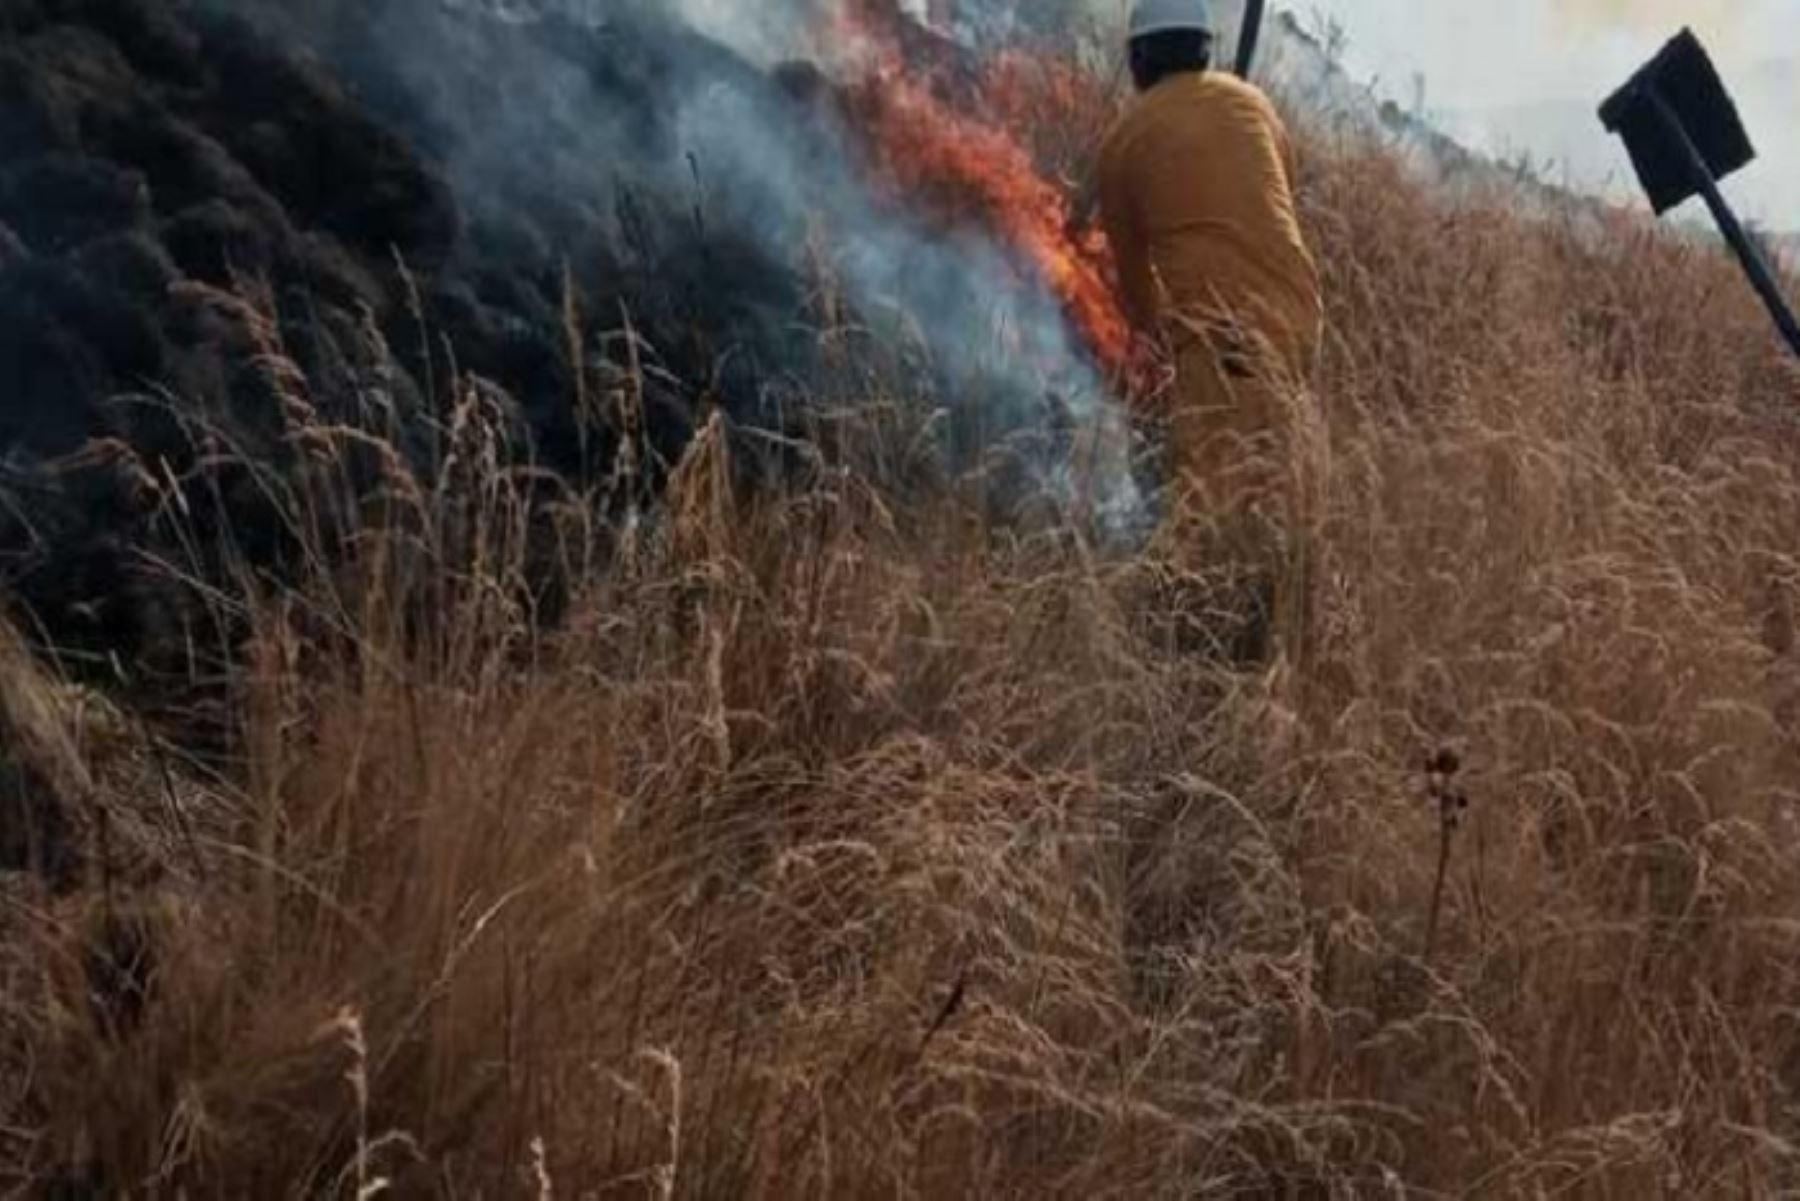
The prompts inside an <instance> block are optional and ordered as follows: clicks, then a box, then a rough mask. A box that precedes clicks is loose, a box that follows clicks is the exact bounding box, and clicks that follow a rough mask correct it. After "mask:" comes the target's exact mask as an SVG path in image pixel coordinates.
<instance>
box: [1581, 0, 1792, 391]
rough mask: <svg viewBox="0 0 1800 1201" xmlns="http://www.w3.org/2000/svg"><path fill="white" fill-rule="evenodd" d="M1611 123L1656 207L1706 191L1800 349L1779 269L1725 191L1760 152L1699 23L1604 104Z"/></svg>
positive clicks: (1603, 115) (1603, 114)
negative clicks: (1723, 183) (1697, 31)
mask: <svg viewBox="0 0 1800 1201" xmlns="http://www.w3.org/2000/svg"><path fill="white" fill-rule="evenodd" d="M1600 120H1601V121H1602V122H1604V123H1605V125H1606V128H1607V129H1608V130H1609V131H1610V132H1612V133H1616V134H1618V135H1619V136H1620V137H1622V138H1624V139H1625V148H1626V149H1627V150H1629V151H1630V152H1631V162H1632V165H1633V166H1634V167H1636V168H1637V174H1638V179H1639V181H1640V182H1641V183H1642V184H1643V185H1644V191H1645V192H1646V193H1647V194H1648V195H1649V197H1650V204H1651V207H1652V208H1654V209H1655V210H1656V215H1657V216H1659V217H1660V216H1662V215H1663V214H1664V213H1666V212H1668V211H1669V210H1670V209H1672V208H1674V207H1675V206H1676V205H1678V204H1680V203H1682V202H1683V201H1685V200H1687V199H1688V198H1689V197H1691V196H1695V195H1699V196H1702V197H1704V198H1705V199H1706V204H1707V207H1708V208H1710V209H1711V210H1712V215H1713V220H1715V221H1717V222H1718V225H1719V230H1720V232H1721V233H1723V234H1724V235H1725V240H1726V241H1727V242H1729V243H1730V244H1731V248H1732V250H1734V251H1736V252H1737V256H1738V259H1739V260H1740V261H1741V262H1742V263H1743V264H1744V273H1745V274H1746V275H1748V276H1749V277H1750V283H1751V285H1752V286H1754V287H1755V288H1756V291H1757V294H1758V295H1760V296H1761V297H1762V298H1763V303H1765V304H1767V305H1768V306H1769V312H1770V313H1771V314H1772V315H1773V316H1774V318H1775V324H1776V325H1777V326H1778V327H1779V328H1780V330H1781V333H1782V336H1783V337H1785V338H1786V339H1787V342H1788V345H1789V346H1791V347H1793V350H1794V353H1795V354H1796V355H1800V321H1796V320H1795V319H1794V310H1793V309H1792V308H1790V307H1789V306H1788V302H1787V298H1786V297H1785V296H1783V295H1782V292H1781V285H1780V284H1778V283H1777V282H1776V279H1775V273H1774V272H1773V271H1771V270H1770V269H1769V264H1768V263H1767V262H1766V261H1765V260H1764V259H1763V256H1762V253H1761V251H1759V250H1758V249H1757V247H1756V244H1755V243H1754V242H1753V241H1751V239H1750V235H1749V234H1748V233H1746V232H1745V230H1744V226H1743V223H1742V222H1740V221H1739V220H1738V217H1737V214H1736V213H1734V212H1733V211H1732V209H1731V205H1730V204H1729V203H1727V202H1726V200H1725V197H1724V195H1723V194H1722V193H1721V192H1720V191H1719V181H1720V180H1721V179H1724V178H1725V177H1726V176H1728V175H1730V174H1732V173H1733V172H1734V171H1738V170H1741V169H1742V168H1744V167H1746V166H1748V165H1749V164H1750V163H1751V162H1753V161H1755V159H1756V149H1755V147H1753V146H1752V145H1751V144H1750V135H1749V134H1748V133H1746V132H1745V131H1744V125H1743V122H1742V121H1741V120H1739V118H1738V111H1737V105H1736V104H1734V103H1733V102H1732V99H1731V95H1730V93H1728V92H1727V91H1726V90H1725V84H1724V83H1723V82H1722V81H1721V80H1720V78H1719V72H1718V70H1717V69H1716V68H1714V66H1713V63H1712V59H1711V58H1709V57H1708V56H1707V53H1706V49H1705V47H1703V46H1701V44H1700V39H1699V38H1697V37H1695V36H1694V32H1693V30H1691V29H1684V30H1682V31H1681V33H1680V35H1679V36H1677V37H1676V38H1675V39H1674V40H1673V41H1671V42H1670V43H1669V44H1668V45H1667V46H1664V47H1663V49H1662V52H1661V53H1660V54H1658V55H1657V56H1656V57H1655V58H1654V59H1652V60H1651V61H1650V63H1649V64H1648V65H1647V66H1645V67H1644V68H1643V69H1642V70H1640V71H1639V72H1638V73H1637V74H1636V75H1634V76H1632V77H1631V82H1629V83H1627V84H1626V85H1625V86H1624V87H1622V88H1620V89H1619V90H1618V91H1617V92H1615V93H1613V95H1612V96H1611V97H1610V98H1609V99H1608V100H1607V101H1606V103H1605V104H1603V105H1601V106H1600Z"/></svg>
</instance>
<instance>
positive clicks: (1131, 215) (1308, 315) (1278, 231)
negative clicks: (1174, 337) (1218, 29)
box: [1100, 71, 1322, 371]
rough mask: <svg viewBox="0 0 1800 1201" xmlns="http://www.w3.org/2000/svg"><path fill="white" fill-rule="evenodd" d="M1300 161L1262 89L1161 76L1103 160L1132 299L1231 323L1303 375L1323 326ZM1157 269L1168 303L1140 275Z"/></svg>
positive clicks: (1150, 313) (1197, 75) (1225, 79)
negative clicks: (1302, 206) (1303, 227)
mask: <svg viewBox="0 0 1800 1201" xmlns="http://www.w3.org/2000/svg"><path fill="white" fill-rule="evenodd" d="M1293 176H1294V155H1293V148H1292V145H1291V143H1290V142H1289V139H1288V134H1287V131H1286V129H1285V128H1284V127H1283V125H1282V123H1281V119H1280V117H1279V116H1278V115H1277V113H1276V112H1275V108H1274V106H1273V105H1272V104H1271V103H1270V102H1269V100H1268V98H1267V97H1266V96H1264V95H1263V94H1262V92H1261V91H1259V90H1257V89H1256V88H1255V87H1253V86H1251V85H1250V84H1248V83H1245V82H1243V81H1242V80H1239V79H1238V78H1237V77H1235V76H1232V75H1227V74H1223V73H1220V72H1216V71H1206V72H1203V73H1202V72H1183V73H1180V74H1176V75H1172V76H1170V77H1168V78H1166V79H1163V80H1161V81H1160V82H1158V83H1157V84H1155V85H1154V86H1153V87H1151V88H1150V89H1149V90H1148V91H1146V92H1145V93H1144V94H1143V95H1142V96H1140V97H1139V98H1138V99H1137V100H1136V101H1135V102H1134V104H1133V106H1132V108H1131V109H1130V111H1129V112H1128V113H1127V114H1126V115H1125V117H1124V118H1123V120H1122V121H1121V122H1120V123H1119V125H1118V126H1117V127H1116V128H1115V129H1114V130H1113V132H1112V134H1111V136H1110V137H1109V138H1108V139H1107V142H1106V146H1105V148H1104V150H1103V151H1102V154H1101V163H1100V189H1101V200H1102V206H1103V209H1104V212H1105V214H1106V219H1107V225H1108V232H1109V234H1110V236H1111V239H1112V241H1113V243H1114V248H1115V251H1116V253H1117V257H1118V260H1119V263H1120V268H1121V273H1122V275H1123V279H1122V283H1123V285H1124V289H1125V293H1126V301H1127V304H1128V305H1129V306H1130V307H1131V308H1132V309H1133V310H1134V313H1133V316H1134V318H1136V319H1137V320H1138V321H1139V322H1140V323H1141V324H1145V325H1150V324H1152V323H1153V322H1155V321H1156V320H1157V319H1158V318H1162V317H1167V316H1169V315H1171V314H1170V313H1165V312H1160V311H1159V310H1160V306H1161V305H1162V304H1163V303H1167V305H1168V306H1169V308H1170V309H1171V310H1172V311H1173V313H1178V314H1182V315H1185V316H1188V317H1190V318H1194V319H1198V320H1208V319H1216V318H1220V317H1230V318H1234V319H1235V320H1236V321H1237V322H1239V323H1242V324H1244V325H1247V326H1249V327H1250V328H1251V329H1252V330H1254V331H1255V332H1257V333H1259V334H1261V335H1262V336H1264V337H1266V338H1267V339H1269V340H1270V342H1271V343H1273V347H1274V349H1276V350H1277V351H1278V353H1279V354H1280V356H1281V358H1282V359H1284V360H1287V363H1286V365H1287V366H1288V367H1290V368H1291V369H1293V370H1295V371H1300V370H1303V369H1304V364H1305V362H1306V361H1307V360H1309V359H1310V358H1311V355H1312V353H1313V350H1314V349H1315V347H1316V344H1317V339H1318V331H1319V326H1320V322H1321V319H1322V306H1321V302H1320V289H1319V275H1318V270H1317V268H1316V266H1315V265H1314V262H1313V259H1312V256H1311V254H1310V253H1309V252H1308V251H1307V248H1306V244H1305V241H1304V239H1303V237H1302V235H1301V232H1300V223H1299V219H1298V217H1297V215H1296V213H1295V208H1294V189H1293ZM1145 266H1148V267H1151V268H1153V269H1154V272H1155V274H1156V276H1157V277H1159V278H1160V281H1161V284H1162V288H1163V290H1164V292H1165V293H1166V299H1165V297H1159V296H1158V294H1157V291H1156V287H1155V284H1154V283H1153V282H1152V281H1151V280H1150V279H1149V277H1148V275H1147V273H1146V272H1145V271H1144V270H1143V268H1144V267H1145Z"/></svg>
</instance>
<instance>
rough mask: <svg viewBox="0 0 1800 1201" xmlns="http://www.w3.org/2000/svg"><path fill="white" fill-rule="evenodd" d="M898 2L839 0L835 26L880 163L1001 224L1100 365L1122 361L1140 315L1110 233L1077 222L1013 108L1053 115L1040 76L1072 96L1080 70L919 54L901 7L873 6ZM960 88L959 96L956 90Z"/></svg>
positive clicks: (931, 200) (941, 207)
mask: <svg viewBox="0 0 1800 1201" xmlns="http://www.w3.org/2000/svg"><path fill="white" fill-rule="evenodd" d="M888 7H891V6H888V5H883V4H879V3H877V4H871V3H870V2H869V0H862V2H861V3H858V4H855V5H854V7H853V8H851V9H844V10H840V12H839V21H838V24H837V27H836V30H837V32H838V34H839V36H840V37H844V38H846V40H847V42H848V44H849V45H850V46H851V47H853V49H854V50H855V51H857V52H858V55H857V57H858V59H859V61H861V63H862V64H863V65H862V69H861V74H860V75H859V78H858V80H857V84H856V86H855V90H854V103H855V106H856V110H857V115H858V117H859V119H860V122H861V124H862V127H863V132H864V133H865V134H866V135H867V137H868V138H869V141H870V143H871V146H870V149H871V152H872V153H873V154H874V156H875V159H876V162H877V165H878V167H879V168H880V170H881V171H882V172H883V173H884V174H885V175H886V176H887V177H888V179H889V181H890V182H891V183H892V184H893V185H894V186H895V188H896V189H897V190H899V192H900V193H901V194H902V195H904V196H905V197H906V199H907V200H908V201H909V202H913V203H918V202H923V203H925V204H927V205H929V206H930V207H932V208H933V209H935V210H936V211H937V212H939V213H940V214H941V215H943V216H945V217H946V218H950V219H956V220H974V221H978V222H980V223H981V224H982V225H984V226H985V227H986V228H987V229H988V230H989V231H990V232H992V233H994V234H995V235H996V236H997V237H998V238H999V239H1000V241H1001V242H1002V243H1003V244H1004V245H1005V246H1007V247H1008V248H1009V249H1011V250H1012V251H1013V252H1014V254H1015V255H1016V256H1017V257H1018V258H1019V259H1020V260H1021V261H1022V262H1023V263H1024V264H1026V265H1027V267H1028V269H1030V270H1033V271H1035V272H1036V273H1037V274H1038V275H1039V276H1041V277H1042V279H1043V281H1044V283H1045V284H1046V285H1047V286H1048V287H1049V288H1050V289H1051V291H1052V292H1053V293H1054V294H1055V295H1056V297H1057V299H1058V300H1059V301H1060V302H1061V305H1062V307H1063V310H1064V312H1065V313H1067V315H1068V317H1069V320H1070V322H1071V323H1072V324H1073V326H1074V328H1075V329H1076V330H1077V331H1079V333H1080V335H1081V337H1082V339H1083V341H1085V342H1086V344H1087V346H1088V348H1089V350H1090V351H1091V352H1092V353H1093V356H1094V358H1095V360H1096V361H1097V362H1098V363H1099V365H1100V366H1101V367H1102V368H1103V369H1104V370H1105V371H1107V372H1108V373H1109V374H1119V373H1121V372H1123V371H1124V370H1125V369H1126V367H1127V365H1128V362H1129V358H1130V354H1131V326H1130V324H1129V322H1128V321H1127V320H1126V318H1125V314H1124V311H1123V310H1122V309H1121V307H1120V305H1119V302H1118V298H1117V294H1116V293H1115V291H1114V289H1113V287H1112V285H1111V278H1112V268H1111V256H1110V254H1109V252H1108V250H1107V246H1106V241H1105V239H1104V238H1103V237H1101V236H1100V235H1099V233H1098V232H1097V231H1094V232H1089V233H1086V234H1081V235H1077V234H1075V233H1073V232H1072V231H1071V229H1070V215H1071V212H1072V206H1071V203H1070V200H1069V198H1068V196H1067V195H1066V194H1065V192H1064V190H1063V189H1062V188H1060V187H1058V186H1057V185H1056V184H1054V183H1052V182H1051V181H1050V180H1049V179H1046V178H1045V176H1044V174H1043V173H1042V172H1041V171H1040V170H1039V168H1038V164H1037V162H1036V161H1035V159H1034V157H1033V155H1032V153H1031V151H1030V150H1028V149H1027V147H1026V144H1025V142H1024V141H1023V140H1022V139H1021V137H1020V136H1019V135H1018V134H1017V133H1015V132H1014V130H1013V129H1010V128H1009V127H1008V122H1007V120H1006V118H1007V117H1008V116H1014V117H1019V116H1026V117H1027V119H1030V120H1038V121H1042V120H1043V119H1044V117H1045V116H1046V115H1047V114H1040V113H1036V112H1033V111H1032V110H1031V109H1030V108H1029V107H1027V106H1028V105H1030V104H1031V103H1033V101H1034V100H1035V99H1036V98H1039V97H1042V96H1043V95H1044V89H1043V88H1042V87H1034V86H1033V83H1034V82H1038V83H1046V84H1048V85H1049V87H1050V89H1051V90H1052V92H1053V94H1055V95H1057V96H1058V97H1060V98H1062V99H1064V100H1066V101H1067V102H1068V103H1069V104H1070V105H1073V104H1074V103H1075V102H1076V97H1077V96H1078V95H1079V93H1078V92H1077V91H1076V90H1075V89H1076V87H1077V85H1076V82H1075V80H1074V78H1073V75H1072V74H1070V73H1067V72H1049V73H1045V74H1030V73H1026V72H1023V71H1022V70H1021V66H1022V63H1021V61H1020V60H1019V59H1018V58H1016V57H1014V56H1002V57H1001V58H999V59H997V60H995V62H994V63H993V64H991V65H989V66H987V67H986V68H984V69H982V70H981V71H979V72H978V73H977V77H975V78H968V77H967V76H963V75H959V74H957V73H955V72H954V71H953V70H952V68H953V67H954V66H955V64H945V63H928V64H918V63H909V62H907V61H906V55H905V54H904V53H903V51H902V49H901V43H900V39H899V38H898V37H897V36H896V28H895V26H894V25H893V23H892V21H891V19H887V18H886V17H885V15H884V16H883V18H882V19H879V20H871V9H875V8H879V9H881V10H883V11H884V13H885V9H886V8H888ZM934 84H935V85H936V86H934ZM952 94H954V95H955V96H956V98H957V101H958V103H957V104H955V105H953V104H952V103H951V102H950V100H948V99H946V96H948V95H952ZM1053 107H1056V108H1060V107H1062V105H1061V104H1057V105H1055V106H1053ZM965 109H966V110H967V111H965Z"/></svg>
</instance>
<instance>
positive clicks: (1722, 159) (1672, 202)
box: [1600, 29, 1756, 216]
mask: <svg viewBox="0 0 1800 1201" xmlns="http://www.w3.org/2000/svg"><path fill="white" fill-rule="evenodd" d="M1653 92H1654V93H1655V94H1658V95H1661V96H1662V98H1663V99H1664V101H1666V102H1667V103H1668V105H1669V107H1670V108H1671V109H1673V110H1674V112H1675V114H1676V115H1677V116H1678V117H1680V119H1681V123H1682V125H1683V126H1685V127H1686V129H1687V132H1688V137H1689V138H1690V139H1692V141H1693V143H1694V145H1695V147H1697V148H1698V149H1699V151H1700V156H1701V158H1703V159H1704V160H1705V161H1706V165H1707V168H1708V169H1709V170H1710V171H1711V172H1712V175H1713V178H1714V179H1724V178H1725V177H1726V176H1728V175H1730V174H1732V173H1733V172H1735V171H1738V170H1740V169H1741V168H1743V167H1746V166H1748V165H1749V164H1750V163H1751V162H1753V161H1755V159H1756V148H1755V147H1754V146H1752V145H1751V143H1750V135H1749V133H1747V132H1746V131H1745V129H1744V123H1743V121H1742V119H1741V118H1740V117H1739V116H1738V110H1737V104H1736V103H1735V102H1734V101H1733V100H1732V99H1731V93H1730V92H1728V91H1726V89H1725V84H1724V81H1723V80H1721V79H1720V78H1719V72H1718V69H1717V68H1716V67H1714V66H1713V62H1712V58H1711V57H1710V56H1709V55H1708V54H1707V53H1706V48H1705V47H1704V46H1702V45H1701V44H1700V39H1699V38H1697V37H1695V36H1694V32H1693V30H1691V29H1684V30H1682V31H1681V33H1680V34H1679V35H1677V36H1676V37H1675V38H1674V40H1672V41H1671V42H1669V44H1668V45H1667V46H1664V47H1663V49H1662V51H1661V53H1659V54H1658V55H1657V56H1656V57H1655V58H1654V59H1652V60H1651V61H1650V62H1649V64H1648V65H1646V66H1645V67H1644V68H1643V69H1642V70H1640V71H1639V72H1638V73H1637V74H1636V75H1634V76H1632V77H1631V81H1630V82H1629V83H1627V84H1626V85H1625V86H1624V87H1622V88H1620V89H1619V90H1618V91H1617V92H1614V93H1613V94H1612V96H1611V97H1609V98H1608V99H1607V101H1606V103H1605V104H1603V105H1601V106H1600V119H1601V121H1603V122H1604V123H1605V125H1606V128H1607V129H1608V130H1610V131H1612V132H1613V133H1616V134H1618V135H1619V136H1620V137H1622V138H1623V139H1624V140H1625V148H1626V149H1627V150H1628V151H1629V152H1630V154H1631V163H1632V166H1633V167H1634V168H1635V169H1636V170H1637V176H1638V181H1639V182H1640V183H1642V184H1643V186H1644V192H1645V194H1646V195H1648V196H1649V198H1650V204H1651V206H1652V207H1653V208H1654V209H1655V210H1656V212H1657V215H1658V216H1660V215H1662V214H1663V213H1666V212H1668V211H1669V210H1670V209H1672V208H1674V207H1675V206H1676V205H1678V204H1680V203H1681V202H1682V201H1684V200H1686V199H1688V197H1690V196H1692V195H1694V193H1695V190H1696V189H1695V184H1694V179H1693V173H1692V170H1691V169H1690V163H1689V160H1688V158H1687V156H1686V154H1685V151H1684V149H1683V148H1682V147H1681V146H1679V145H1677V144H1676V143H1675V141H1674V139H1672V138H1671V137H1670V136H1669V134H1668V130H1667V127H1666V126H1665V125H1664V123H1663V121H1662V119H1661V117H1660V115H1659V114H1658V112H1657V111H1656V107H1655V105H1654V103H1653V102H1652V101H1651V99H1650V97H1651V95H1652V93H1653Z"/></svg>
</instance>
